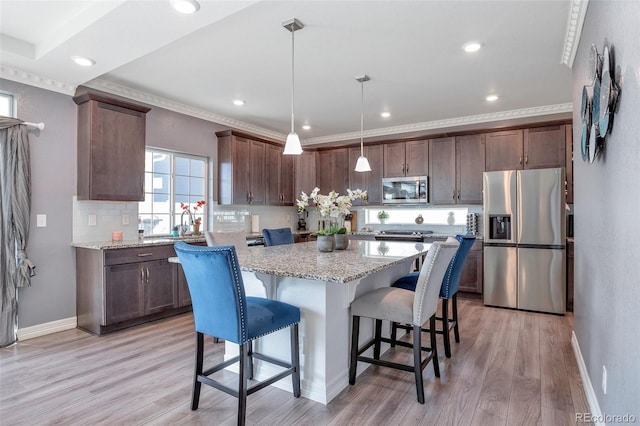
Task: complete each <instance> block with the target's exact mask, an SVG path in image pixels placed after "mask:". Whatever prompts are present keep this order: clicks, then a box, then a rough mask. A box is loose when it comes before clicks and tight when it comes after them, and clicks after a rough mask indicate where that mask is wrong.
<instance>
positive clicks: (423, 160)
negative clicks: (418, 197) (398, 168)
mask: <svg viewBox="0 0 640 426" xmlns="http://www.w3.org/2000/svg"><path fill="white" fill-rule="evenodd" d="M404 145H405V163H406V167H405V171H404V172H405V175H406V176H428V175H429V141H428V140H422V141H411V142H405V144H404Z"/></svg>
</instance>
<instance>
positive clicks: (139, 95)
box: [83, 78, 287, 141]
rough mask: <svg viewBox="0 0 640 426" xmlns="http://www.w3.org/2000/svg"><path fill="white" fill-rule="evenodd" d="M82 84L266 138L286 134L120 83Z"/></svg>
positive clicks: (279, 138)
mask: <svg viewBox="0 0 640 426" xmlns="http://www.w3.org/2000/svg"><path fill="white" fill-rule="evenodd" d="M83 86H86V87H90V88H92V89H96V90H102V91H104V92H107V93H111V94H113V95H119V96H123V97H125V98H127V99H131V100H134V101H138V102H143V103H146V104H149V105H153V106H157V107H160V108H164V109H168V110H170V111H174V112H178V113H180V114H185V115H189V116H192V117H196V118H201V119H203V120H207V121H211V122H214V123H218V124H223V125H226V126H229V127H231V128H233V129H237V130H243V131H245V132H249V133H253V134H256V135H259V136H263V137H266V138H272V139H275V140H281V141H284V140H285V139H286V138H287V135H286V134H284V133H279V132H274V131H273V130H269V129H265V128H264V127H260V126H254V125H252V124H248V123H245V122H242V121H240V120H235V119H233V118H229V117H225V116H224V115H220V114H216V113H213V112H210V111H207V110H204V109H201V108H196V107H193V106H191V105H187V104H184V103H182V102H177V101H174V100H172V99H168V98H164V97H162V96H157V95H152V94H149V93H146V92H143V91H141V90H137V89H132V88H129V87H126V86H123V85H121V84H117V83H113V82H111V81H107V80H104V79H100V78H97V79H94V80H91V81H89V82H87V83H85V84H83Z"/></svg>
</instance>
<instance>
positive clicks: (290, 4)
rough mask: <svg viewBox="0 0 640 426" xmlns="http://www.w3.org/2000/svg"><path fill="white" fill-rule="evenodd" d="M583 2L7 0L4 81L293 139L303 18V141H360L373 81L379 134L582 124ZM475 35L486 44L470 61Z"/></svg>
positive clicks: (298, 114)
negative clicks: (577, 103) (575, 70)
mask: <svg viewBox="0 0 640 426" xmlns="http://www.w3.org/2000/svg"><path fill="white" fill-rule="evenodd" d="M573 1H574V2H575V0H573ZM574 2H572V0H552V1H539V0H538V1H524V0H523V1H515V0H514V1H450V0H447V1H426V0H425V1H411V0H396V1H391V0H386V1H356V0H354V1H305V0H298V1H270V0H263V1H252V2H244V1H219V0H200V5H201V7H200V10H199V11H198V12H197V13H195V14H193V15H182V14H179V13H177V12H176V11H174V10H173V9H172V8H171V7H170V4H169V0H142V1H131V0H126V1H110V0H102V1H87V0H85V1H57V0H46V1H32V0H28V1H25V0H20V1H12V0H2V2H0V30H1V39H0V55H1V56H0V66H1V68H0V71H1V72H0V77H2V78H7V79H11V80H16V81H21V82H24V83H27V84H32V85H36V86H40V87H45V88H47V89H50V90H56V91H59V92H63V93H69V94H72V93H73V92H74V91H75V88H76V87H77V86H78V85H87V86H90V87H94V88H97V89H100V90H104V91H108V92H112V93H114V94H118V95H122V96H125V97H128V98H130V99H134V100H139V101H142V102H145V103H149V104H151V105H156V106H160V107H163V108H167V109H171V110H175V111H179V112H183V113H186V114H190V115H193V116H196V117H201V118H204V119H206V120H210V121H214V122H217V123H221V124H223V125H227V126H230V127H233V128H237V129H241V130H245V131H248V132H252V133H256V134H258V135H262V136H264V137H268V138H273V139H280V140H284V138H285V137H286V134H287V133H288V132H289V130H290V126H291V52H292V50H291V33H290V32H289V31H288V30H286V29H285V28H283V26H282V23H283V22H284V21H287V20H289V19H291V18H294V17H295V18H297V19H298V20H300V21H301V22H302V23H303V24H304V25H305V27H304V28H303V29H302V30H299V31H297V32H296V33H295V124H296V131H297V133H298V134H299V135H300V137H301V139H302V143H303V146H305V145H307V146H317V145H326V144H329V145H330V144H336V143H344V142H345V141H350V140H357V139H358V138H359V135H360V111H361V99H360V96H361V87H360V83H358V82H357V81H356V79H355V77H357V76H360V75H363V74H367V75H368V76H369V77H370V79H371V80H370V81H368V82H366V83H364V110H363V111H364V128H365V137H366V141H373V140H379V139H384V138H386V139H388V138H389V137H390V135H400V136H416V135H428V134H433V133H442V132H446V131H454V130H455V131H457V130H461V129H472V128H490V127H491V128H493V127H499V126H502V125H507V124H514V123H517V122H518V121H520V122H534V121H549V120H554V119H559V118H569V117H570V116H571V115H570V111H571V101H572V97H571V87H572V85H571V69H570V68H569V66H567V64H568V65H570V64H571V61H572V57H573V54H572V49H575V48H576V47H577V46H575V45H574V44H577V42H575V40H577V39H578V36H579V30H580V27H581V22H580V20H579V19H575V18H576V16H579V15H580V14H579V13H578V12H576V7H575V5H574V4H575V3H580V2H579V1H578V2H575V3H574ZM471 40H476V41H480V42H481V43H482V44H483V48H482V49H480V50H479V51H478V52H476V53H472V54H469V53H465V52H464V51H463V49H462V46H463V45H464V44H465V43H466V42H468V41H471ZM73 55H84V56H89V57H91V58H92V59H94V60H95V61H96V64H95V65H94V66H92V67H88V68H83V67H79V66H77V65H75V64H74V63H73V62H72V61H71V59H70V58H71V56H73ZM563 62H564V64H563ZM489 94H497V95H498V96H499V99H498V100H497V101H495V102H492V103H490V102H487V101H486V100H485V99H484V98H485V96H487V95H489ZM234 99H242V100H244V101H245V102H246V103H245V105H244V106H241V107H238V106H235V105H233V103H232V101H233V100H234ZM382 111H389V112H390V113H391V116H390V117H388V118H382V117H381V116H380V112H382ZM305 123H306V124H309V125H310V126H311V129H310V130H303V129H302V128H301V126H302V124H305Z"/></svg>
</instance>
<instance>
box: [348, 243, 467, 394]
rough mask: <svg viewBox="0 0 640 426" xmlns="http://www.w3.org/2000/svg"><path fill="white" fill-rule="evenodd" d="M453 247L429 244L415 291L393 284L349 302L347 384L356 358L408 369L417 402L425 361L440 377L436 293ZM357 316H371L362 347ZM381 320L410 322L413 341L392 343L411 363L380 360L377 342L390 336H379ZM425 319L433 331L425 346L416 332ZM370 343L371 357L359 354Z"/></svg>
mask: <svg viewBox="0 0 640 426" xmlns="http://www.w3.org/2000/svg"><path fill="white" fill-rule="evenodd" d="M457 249H458V243H457V242H455V243H451V242H448V243H447V242H435V243H433V245H432V246H431V248H430V249H429V251H428V252H427V256H426V258H425V260H424V263H423V264H422V268H421V269H420V273H419V276H418V280H417V283H416V288H415V291H410V290H405V289H403V288H397V287H382V288H379V289H376V290H373V291H370V292H369V293H365V294H363V295H362V296H360V297H358V298H357V299H356V300H354V301H353V302H352V303H351V315H352V317H353V324H352V331H351V357H350V358H351V360H350V364H349V383H350V384H352V385H353V384H355V382H356V367H357V363H358V361H362V362H367V363H370V364H375V365H381V366H383V367H391V368H395V369H398V370H403V371H410V372H413V373H414V375H415V381H416V392H417V394H418V402H419V403H420V404H424V386H423V382H422V370H423V369H424V367H426V365H427V364H428V363H429V361H431V362H432V363H433V371H434V373H435V375H436V377H440V368H439V366H438V351H437V349H436V335H435V321H436V320H435V315H436V310H437V308H438V292H439V291H440V284H441V283H442V278H443V277H444V274H445V272H446V270H447V266H448V265H449V262H450V261H451V258H452V257H453V255H454V253H455V252H456V250H457ZM360 317H366V318H373V319H375V332H374V337H373V339H371V340H369V341H368V342H367V343H365V344H364V345H363V346H362V347H358V337H359V336H358V335H359V332H360ZM383 320H384V321H390V322H392V323H393V322H399V323H401V324H411V326H412V327H413V330H414V333H413V344H411V343H408V342H403V341H398V342H396V344H397V345H399V346H405V347H409V348H412V349H413V365H406V364H400V363H396V362H391V361H386V360H381V359H380V345H381V342H386V343H391V339H389V338H386V337H382V321H383ZM426 320H429V323H430V328H431V330H433V332H432V333H431V336H430V337H431V344H430V345H431V346H430V347H429V348H426V347H423V346H422V337H421V336H422V333H420V327H421V326H422V324H424V322H425V321H426ZM371 346H373V347H374V348H373V358H371V357H367V356H362V353H363V352H364V351H366V350H367V349H369V348H370V347H371ZM423 351H426V352H428V353H429V355H428V356H427V357H426V358H425V359H424V360H423V359H422V352H423Z"/></svg>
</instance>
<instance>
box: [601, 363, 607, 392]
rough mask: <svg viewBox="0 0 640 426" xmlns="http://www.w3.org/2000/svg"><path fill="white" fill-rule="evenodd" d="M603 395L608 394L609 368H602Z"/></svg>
mask: <svg viewBox="0 0 640 426" xmlns="http://www.w3.org/2000/svg"><path fill="white" fill-rule="evenodd" d="M602 393H604V394H605V395H606V394H607V367H605V366H604V365H603V366H602Z"/></svg>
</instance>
